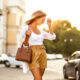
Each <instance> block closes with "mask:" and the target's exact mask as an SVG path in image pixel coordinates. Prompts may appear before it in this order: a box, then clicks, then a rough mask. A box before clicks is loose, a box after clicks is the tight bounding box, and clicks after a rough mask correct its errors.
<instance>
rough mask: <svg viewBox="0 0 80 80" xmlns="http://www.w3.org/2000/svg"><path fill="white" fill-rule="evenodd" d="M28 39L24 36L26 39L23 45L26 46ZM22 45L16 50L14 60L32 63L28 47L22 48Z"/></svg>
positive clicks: (30, 51)
mask: <svg viewBox="0 0 80 80" xmlns="http://www.w3.org/2000/svg"><path fill="white" fill-rule="evenodd" d="M28 39H29V37H28V36H26V39H25V41H24V43H23V44H24V45H28ZM23 44H22V46H21V48H18V50H17V54H16V60H18V61H24V62H28V63H31V62H32V50H31V48H30V47H29V45H28V47H27V48H23Z"/></svg>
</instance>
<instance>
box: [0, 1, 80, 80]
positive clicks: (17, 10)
mask: <svg viewBox="0 0 80 80" xmlns="http://www.w3.org/2000/svg"><path fill="white" fill-rule="evenodd" d="M79 3H80V1H79V0H0V80H5V79H6V80H11V79H12V77H13V76H12V75H13V74H15V75H14V77H13V80H17V79H19V80H25V79H27V77H28V78H29V79H27V80H32V79H31V78H32V77H31V73H30V72H29V74H27V75H25V74H23V72H22V67H21V69H16V68H15V69H14V67H13V66H12V68H10V69H9V68H6V67H10V66H11V65H15V66H16V67H17V68H19V67H20V66H22V62H19V61H16V60H15V55H16V51H17V48H18V46H19V45H20V44H19V35H20V30H21V28H22V27H23V26H24V24H25V21H26V20H28V19H29V18H30V16H31V14H32V13H33V12H34V11H35V10H42V11H44V12H45V13H46V14H47V17H46V18H48V17H49V18H51V19H52V26H51V27H52V30H53V32H55V33H56V40H54V41H50V40H44V45H45V47H46V52H47V59H48V68H47V69H46V70H47V71H46V74H45V75H44V80H64V79H63V66H64V64H65V63H66V62H65V60H64V59H65V58H67V57H69V56H70V55H71V54H72V53H74V52H75V51H80V11H79V8H80V4H79ZM42 28H43V30H45V31H47V32H49V29H48V27H47V25H46V20H45V23H44V24H43V25H42ZM79 53H80V52H79ZM8 70H9V71H10V73H12V74H9V73H8V75H6V74H7V72H5V71H8ZM19 72H20V73H19ZM17 74H19V75H18V77H17V79H16V78H15V77H16V76H17ZM60 74H61V76H60ZM21 75H22V77H21ZM47 75H50V77H49V76H47ZM3 76H5V78H4V77H3ZM11 76H12V77H11ZM46 76H47V77H46Z"/></svg>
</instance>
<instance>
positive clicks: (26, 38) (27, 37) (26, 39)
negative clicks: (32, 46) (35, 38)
mask: <svg viewBox="0 0 80 80" xmlns="http://www.w3.org/2000/svg"><path fill="white" fill-rule="evenodd" d="M28 29H30V28H29V27H28ZM29 37H30V36H27V35H26V37H25V41H24V42H23V43H22V46H21V47H23V44H25V45H26V42H27V45H26V46H28V47H29V43H28V40H29Z"/></svg>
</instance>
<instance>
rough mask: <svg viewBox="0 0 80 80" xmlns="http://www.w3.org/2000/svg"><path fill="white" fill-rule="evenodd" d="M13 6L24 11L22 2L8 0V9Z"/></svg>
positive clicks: (22, 0) (21, 0)
mask: <svg viewBox="0 0 80 80" xmlns="http://www.w3.org/2000/svg"><path fill="white" fill-rule="evenodd" d="M15 6H16V7H19V8H21V9H22V10H24V11H25V2H24V0H8V7H15Z"/></svg>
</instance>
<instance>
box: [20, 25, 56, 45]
mask: <svg viewBox="0 0 80 80" xmlns="http://www.w3.org/2000/svg"><path fill="white" fill-rule="evenodd" d="M28 27H29V26H28V25H27V24H26V25H25V26H24V27H23V28H22V30H21V40H22V42H24V40H25V37H26V35H25V32H26V30H28ZM39 30H40V32H41V33H40V34H36V33H34V32H33V31H32V33H31V36H30V38H29V46H31V45H42V44H43V40H44V39H49V40H54V39H56V35H55V33H53V35H51V34H50V33H48V32H45V31H43V30H42V29H41V28H40V27H39Z"/></svg>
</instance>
